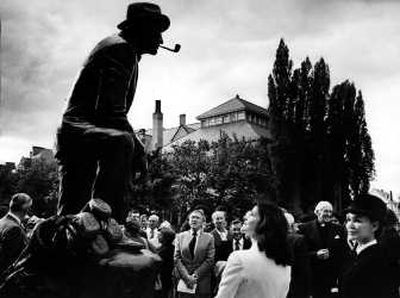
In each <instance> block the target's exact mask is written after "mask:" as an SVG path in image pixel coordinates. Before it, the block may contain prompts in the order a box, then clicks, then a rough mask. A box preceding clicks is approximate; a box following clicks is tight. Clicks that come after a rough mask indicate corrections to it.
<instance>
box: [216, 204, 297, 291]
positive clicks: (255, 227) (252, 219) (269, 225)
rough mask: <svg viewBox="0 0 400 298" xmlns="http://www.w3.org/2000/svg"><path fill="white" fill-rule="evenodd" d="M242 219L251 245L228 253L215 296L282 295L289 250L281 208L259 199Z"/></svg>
mask: <svg viewBox="0 0 400 298" xmlns="http://www.w3.org/2000/svg"><path fill="white" fill-rule="evenodd" d="M245 219H246V222H245V225H244V229H243V230H244V232H245V233H246V234H247V235H248V236H250V237H251V240H252V246H251V248H250V249H249V250H241V251H235V252H233V253H232V254H231V255H230V257H229V259H228V262H227V265H226V268H225V270H224V273H223V274H222V279H221V283H220V287H219V291H218V294H217V296H216V297H218V298H232V297H243V298H247V297H252V298H258V297H259V298H264V297H269V298H275V297H276V298H285V297H286V295H287V293H288V290H289V283H290V266H289V262H290V250H289V247H288V243H287V222H286V218H285V216H284V214H283V212H282V210H281V209H280V208H278V207H277V206H276V205H274V204H272V203H268V202H265V201H259V202H258V204H257V206H255V207H254V208H253V209H252V211H251V213H248V214H246V217H245Z"/></svg>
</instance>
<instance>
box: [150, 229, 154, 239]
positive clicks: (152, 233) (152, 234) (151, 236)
mask: <svg viewBox="0 0 400 298" xmlns="http://www.w3.org/2000/svg"><path fill="white" fill-rule="evenodd" d="M153 238H154V230H153V229H151V230H150V239H153Z"/></svg>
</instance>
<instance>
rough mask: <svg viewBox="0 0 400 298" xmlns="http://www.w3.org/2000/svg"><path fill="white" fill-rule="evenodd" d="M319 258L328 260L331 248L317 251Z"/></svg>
mask: <svg viewBox="0 0 400 298" xmlns="http://www.w3.org/2000/svg"><path fill="white" fill-rule="evenodd" d="M317 258H318V259H319V260H327V259H329V249H327V248H323V249H320V250H318V251H317Z"/></svg>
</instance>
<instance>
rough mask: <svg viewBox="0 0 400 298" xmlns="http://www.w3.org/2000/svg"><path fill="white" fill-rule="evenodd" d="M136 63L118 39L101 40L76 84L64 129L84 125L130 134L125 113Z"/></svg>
mask: <svg viewBox="0 0 400 298" xmlns="http://www.w3.org/2000/svg"><path fill="white" fill-rule="evenodd" d="M138 60H139V55H138V54H137V53H135V50H134V48H133V47H132V46H131V45H130V44H129V43H128V42H127V41H126V40H125V39H123V38H122V37H121V36H119V35H112V36H109V37H107V38H105V39H103V40H102V41H100V42H99V43H98V44H97V46H96V47H95V48H94V49H93V50H92V52H91V53H90V55H89V57H88V59H87V60H86V62H85V63H84V66H83V68H82V70H81V72H80V74H79V77H78V80H77V81H76V83H75V86H74V89H73V92H72V94H71V97H70V99H69V102H68V107H67V110H66V111H65V113H64V116H63V126H65V125H68V124H69V125H72V126H75V127H78V128H79V125H80V124H82V123H84V124H92V125H95V126H100V127H107V128H115V129H120V130H123V131H128V132H132V128H131V126H130V124H129V122H128V120H127V113H128V111H129V109H130V107H131V105H132V101H133V97H134V94H135V90H136V85H137V77H138ZM63 126H62V127H63Z"/></svg>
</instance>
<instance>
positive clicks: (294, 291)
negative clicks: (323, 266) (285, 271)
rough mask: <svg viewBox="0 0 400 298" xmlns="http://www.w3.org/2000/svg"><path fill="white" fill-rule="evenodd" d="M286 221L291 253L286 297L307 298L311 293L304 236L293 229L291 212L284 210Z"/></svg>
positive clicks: (308, 258)
mask: <svg viewBox="0 0 400 298" xmlns="http://www.w3.org/2000/svg"><path fill="white" fill-rule="evenodd" d="M284 214H285V217H286V220H287V222H288V242H289V247H290V250H291V252H292V255H293V262H292V271H291V274H290V276H291V278H290V287H289V293H288V296H287V297H288V298H308V297H310V295H311V268H310V257H309V254H308V248H307V244H306V242H305V239H304V236H303V235H300V234H298V233H297V232H296V231H295V227H294V225H295V220H294V217H293V215H292V214H290V213H289V212H285V213H284Z"/></svg>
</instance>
